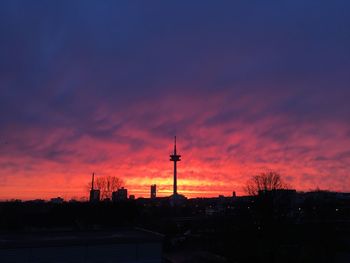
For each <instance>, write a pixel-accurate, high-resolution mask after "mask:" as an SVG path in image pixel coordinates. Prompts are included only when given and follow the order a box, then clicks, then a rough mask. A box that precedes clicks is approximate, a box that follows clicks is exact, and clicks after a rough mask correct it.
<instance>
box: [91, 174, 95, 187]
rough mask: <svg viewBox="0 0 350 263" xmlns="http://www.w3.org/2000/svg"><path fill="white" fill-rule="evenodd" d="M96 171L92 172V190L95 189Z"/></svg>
mask: <svg viewBox="0 0 350 263" xmlns="http://www.w3.org/2000/svg"><path fill="white" fill-rule="evenodd" d="M94 180H95V173H92V180H91V190H94Z"/></svg>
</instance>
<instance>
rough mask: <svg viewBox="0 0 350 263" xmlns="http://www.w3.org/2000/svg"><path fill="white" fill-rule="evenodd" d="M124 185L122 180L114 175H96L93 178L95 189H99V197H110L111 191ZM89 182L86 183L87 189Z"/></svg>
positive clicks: (89, 187)
mask: <svg viewBox="0 0 350 263" xmlns="http://www.w3.org/2000/svg"><path fill="white" fill-rule="evenodd" d="M123 185H124V181H123V180H122V179H120V178H119V177H116V176H98V177H96V179H95V189H98V190H100V194H101V199H105V198H111V197H112V192H114V191H117V190H118V189H119V188H121V187H122V186H123ZM90 189H91V183H89V184H88V190H89V191H90Z"/></svg>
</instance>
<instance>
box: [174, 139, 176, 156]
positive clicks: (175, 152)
mask: <svg viewBox="0 0 350 263" xmlns="http://www.w3.org/2000/svg"><path fill="white" fill-rule="evenodd" d="M174 155H176V136H175V137H174Z"/></svg>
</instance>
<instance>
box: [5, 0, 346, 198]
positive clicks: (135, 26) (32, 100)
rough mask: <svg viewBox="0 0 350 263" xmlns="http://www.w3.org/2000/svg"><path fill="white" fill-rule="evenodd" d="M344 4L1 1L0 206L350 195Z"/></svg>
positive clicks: (299, 0)
mask: <svg viewBox="0 0 350 263" xmlns="http://www.w3.org/2000/svg"><path fill="white" fill-rule="evenodd" d="M349 10H350V2H349V1H345V0H344V1H305V0H290V1H261V0H259V1H246V0H244V1H243V0H242V1H204V0H200V1H199V0H198V1H188V0H187V1H163V0H162V1H16V0H11V1H10V0H9V1H6V0H4V1H0V91H1V96H0V167H1V170H0V200H5V199H11V198H20V199H34V198H45V199H48V198H51V197H56V196H61V197H64V198H66V199H70V198H72V197H74V198H80V197H87V192H86V185H87V183H88V182H89V181H90V178H91V173H92V172H95V173H96V174H97V176H105V175H113V176H118V177H120V178H122V179H123V180H124V181H125V186H126V187H127V188H128V191H129V194H134V195H136V196H137V197H139V196H144V197H148V196H149V188H150V185H151V184H157V187H158V195H160V196H167V195H170V193H171V191H172V163H171V162H170V161H169V154H170V152H171V151H172V147H173V136H174V135H177V138H178V151H179V153H180V154H181V155H182V161H181V162H180V163H179V164H178V190H179V192H180V193H182V194H184V195H186V196H188V197H195V196H217V195H219V194H224V195H231V194H232V191H236V193H237V194H238V195H243V194H244V191H243V186H244V184H245V182H246V181H247V180H248V179H249V177H250V176H252V175H254V174H256V173H259V172H262V171H266V170H271V169H273V170H276V171H278V172H280V173H281V174H282V176H283V178H284V179H285V180H286V181H287V183H288V184H289V185H290V186H292V187H294V188H296V189H297V190H310V189H315V188H317V187H319V188H321V189H329V190H336V191H350V31H349V29H350V11H349Z"/></svg>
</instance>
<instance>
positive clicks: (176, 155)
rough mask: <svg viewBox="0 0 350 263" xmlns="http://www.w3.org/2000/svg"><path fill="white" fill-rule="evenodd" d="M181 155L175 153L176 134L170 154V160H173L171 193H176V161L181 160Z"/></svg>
mask: <svg viewBox="0 0 350 263" xmlns="http://www.w3.org/2000/svg"><path fill="white" fill-rule="evenodd" d="M180 157H181V155H179V154H177V153H176V136H175V140H174V153H173V154H171V155H170V161H172V162H174V185H173V195H177V162H179V161H181V159H180Z"/></svg>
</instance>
